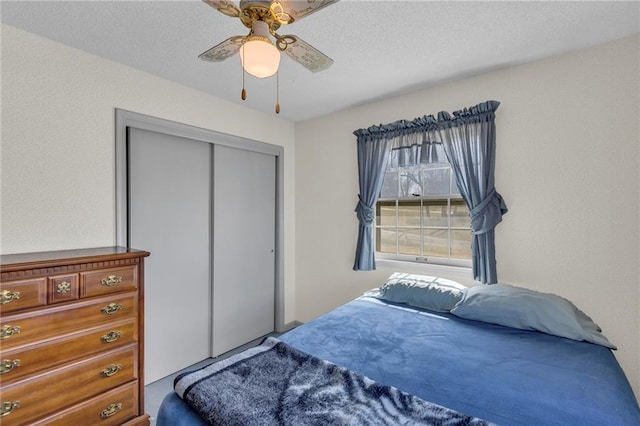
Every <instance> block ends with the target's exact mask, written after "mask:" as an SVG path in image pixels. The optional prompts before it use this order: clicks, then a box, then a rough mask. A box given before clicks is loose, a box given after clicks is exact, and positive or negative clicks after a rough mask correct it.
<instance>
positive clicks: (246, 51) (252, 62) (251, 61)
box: [240, 21, 280, 78]
mask: <svg viewBox="0 0 640 426" xmlns="http://www.w3.org/2000/svg"><path fill="white" fill-rule="evenodd" d="M268 34H269V27H268V25H267V24H266V23H265V22H262V21H256V22H255V23H254V24H253V29H252V31H251V34H250V35H248V36H247V38H246V40H245V42H244V44H243V45H242V47H241V48H240V61H241V63H242V68H243V69H244V70H245V71H246V72H248V73H249V74H251V75H252V76H254V77H258V78H266V77H271V76H272V75H274V74H275V73H276V72H278V67H279V66H280V51H279V50H278V48H277V47H275V46H274V45H273V43H271V40H270V39H269V35H268Z"/></svg>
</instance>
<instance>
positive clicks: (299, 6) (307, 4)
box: [279, 0, 338, 24]
mask: <svg viewBox="0 0 640 426" xmlns="http://www.w3.org/2000/svg"><path fill="white" fill-rule="evenodd" d="M279 1H280V3H281V4H282V6H283V8H284V10H285V11H286V13H287V14H288V15H289V16H290V17H291V18H293V19H292V20H291V21H290V22H283V23H289V24H290V23H291V22H294V21H297V20H300V19H302V18H304V17H305V16H307V15H311V14H312V13H314V12H317V11H319V10H320V9H322V8H324V7H327V6H329V5H331V4H333V3H336V2H337V1H338V0H279Z"/></svg>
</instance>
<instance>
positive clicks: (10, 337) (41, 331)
mask: <svg viewBox="0 0 640 426" xmlns="http://www.w3.org/2000/svg"><path fill="white" fill-rule="evenodd" d="M137 313H138V300H137V298H136V295H135V294H131V295H122V296H120V297H113V296H111V297H107V298H105V297H103V298H100V299H94V300H90V301H82V302H78V303H77V304H75V305H74V307H73V308H69V307H65V306H54V307H51V308H47V309H42V310H40V311H38V312H30V313H26V312H25V313H17V314H13V315H3V316H2V318H0V339H1V340H0V345H1V348H2V352H4V351H5V350H7V349H11V348H15V347H18V346H23V345H26V344H30V343H34V342H37V341H43V340H48V339H52V338H57V337H61V336H64V335H66V334H69V333H73V332H75V331H79V330H83V329H87V328H90V327H95V326H99V325H103V324H109V323H111V322H113V321H117V320H121V319H125V318H133V317H135V316H137Z"/></svg>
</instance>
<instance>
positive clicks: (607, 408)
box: [157, 274, 640, 426]
mask: <svg viewBox="0 0 640 426" xmlns="http://www.w3.org/2000/svg"><path fill="white" fill-rule="evenodd" d="M416 277H418V278H416ZM389 283H392V284H394V285H395V286H394V285H391V286H387V284H389ZM398 283H399V284H400V285H396V284H398ZM385 286H387V288H386V289H385ZM385 286H382V287H381V288H380V289H378V290H377V291H376V292H374V293H370V294H367V295H364V296H362V297H359V298H357V299H355V300H353V301H351V302H348V303H346V304H345V305H343V306H340V307H338V308H337V309H335V310H333V311H331V312H329V313H327V314H325V315H323V316H321V317H319V318H317V319H315V320H313V321H311V322H309V323H307V324H304V325H301V326H299V327H297V328H295V329H293V330H291V331H289V332H287V333H285V334H283V335H282V336H280V337H279V338H278V339H279V341H281V342H284V344H286V345H289V346H291V347H293V348H296V349H297V350H300V351H303V352H305V353H308V354H312V355H313V356H315V357H317V358H320V359H322V360H326V361H328V362H329V363H332V364H335V365H337V366H341V367H343V368H344V369H347V370H349V371H353V372H357V373H358V374H361V375H363V376H366V377H367V378H369V379H371V380H372V381H374V382H375V383H380V384H383V385H385V386H390V387H393V388H397V389H400V390H401V391H403V392H406V393H407V394H410V395H414V396H416V397H418V398H420V399H422V400H424V401H428V402H430V403H433V404H438V405H439V406H443V407H447V408H449V409H451V410H454V411H455V412H459V413H464V414H467V415H470V416H473V417H475V418H479V419H483V420H486V421H488V422H492V423H496V424H501V425H542V424H544V425H578V424H579V425H605V424H606V425H640V408H639V407H638V403H637V400H636V398H635V396H634V394H633V391H632V389H631V387H630V385H629V382H628V381H627V378H626V377H625V375H624V373H623V371H622V369H621V368H620V366H619V364H618V362H617V361H616V359H615V356H614V354H613V352H612V350H611V349H612V348H614V346H613V345H612V344H611V343H610V342H609V341H608V340H607V339H606V338H605V337H604V336H603V335H602V334H601V330H600V328H599V327H598V326H597V325H596V324H595V323H593V322H592V321H591V319H590V318H589V317H588V316H587V315H586V314H584V313H583V312H582V311H580V310H579V309H577V308H576V307H575V305H573V304H572V303H571V302H569V301H567V300H566V299H563V298H560V297H559V296H555V295H547V294H544V293H538V292H532V291H530V290H524V289H521V288H518V287H513V286H508V285H496V286H482V287H481V288H480V287H479V290H478V291H476V290H473V289H476V287H471V288H470V289H468V290H467V289H466V288H464V287H463V286H459V285H456V284H455V283H452V282H450V281H447V280H442V279H437V278H434V277H422V276H410V275H407V274H394V275H392V277H390V279H389V280H388V281H387V283H385ZM429 287H431V288H430V289H429ZM443 287H444V288H445V290H444V291H443V290H442V289H443ZM434 288H435V290H434ZM487 288H490V290H488V291H489V296H487V294H486V292H487V290H486V289H487ZM394 289H395V293H394ZM425 289H427V291H425ZM381 290H382V291H381ZM385 290H386V294H385ZM458 290H459V291H458ZM472 290H473V292H472ZM456 292H457V294H454V293H456ZM472 293H473V294H472ZM416 294H417V295H418V296H416ZM505 297H506V299H505ZM539 298H542V299H543V303H541V302H540V301H539V300H537V299H539ZM495 299H497V300H499V301H500V303H503V302H504V300H509V303H507V304H504V303H503V305H504V306H502V307H501V306H500V305H499V304H495V303H494V302H495ZM556 305H558V306H561V309H560V311H556V308H557V306H556ZM505 306H506V308H505ZM514 306H515V308H514ZM532 306H533V308H532ZM465 309H466V311H465ZM513 309H516V310H518V309H520V312H518V313H513V312H511V311H512V310H513ZM522 309H524V310H525V311H526V312H525V313H524V314H523V313H522V311H521V310H522ZM531 309H535V312H534V313H532V312H530V310H531ZM478 311H482V312H488V313H489V314H488V318H484V319H487V320H488V321H490V322H486V321H481V320H479V319H478V318H477V315H478ZM567 312H568V314H567ZM518 315H519V316H518ZM566 315H568V316H566ZM565 316H566V317H565ZM556 317H559V318H560V319H559V320H558V318H556ZM496 318H497V319H496ZM505 318H506V319H505ZM523 318H524V319H523ZM558 321H559V322H562V324H561V325H560V326H558V325H557V324H556V323H557V322H558ZM500 322H504V323H506V324H508V325H509V326H507V325H505V324H499V323H500ZM576 324H577V325H576ZM576 330H577V331H576ZM552 332H553V333H557V334H559V335H563V334H564V335H565V336H563V337H560V336H559V335H552V334H550V333H552ZM178 382H179V379H176V383H178ZM365 423H366V422H365ZM203 424H207V423H205V422H204V421H203V419H202V418H201V417H200V416H199V415H198V414H197V413H195V412H194V411H193V410H192V409H191V408H190V407H189V406H188V405H187V404H186V403H185V401H184V400H183V399H181V398H180V397H179V396H178V394H176V393H175V392H172V393H170V394H169V395H167V396H166V397H165V399H164V401H163V403H162V405H161V407H160V411H159V413H158V418H157V425H158V426H163V425H174V426H180V425H203ZM229 424H232V422H230V423H229Z"/></svg>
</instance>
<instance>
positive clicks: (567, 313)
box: [451, 284, 617, 349]
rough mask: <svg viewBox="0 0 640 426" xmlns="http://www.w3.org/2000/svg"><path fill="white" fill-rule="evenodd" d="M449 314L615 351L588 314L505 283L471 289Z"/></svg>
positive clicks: (554, 298)
mask: <svg viewBox="0 0 640 426" xmlns="http://www.w3.org/2000/svg"><path fill="white" fill-rule="evenodd" d="M451 313H452V314H454V315H456V316H458V317H460V318H466V319H471V320H476V321H484V322H489V323H492V324H499V325H504V326H507V327H511V328H518V329H521V330H535V331H540V332H543V333H547V334H552V335H554V336H560V337H565V338H567V339H572V340H579V341H582V340H584V341H587V342H591V343H595V344H597V345H601V346H604V347H607V348H611V349H617V348H616V346H615V345H613V344H612V343H611V342H609V340H607V338H606V337H605V336H604V335H603V334H602V333H600V332H601V331H602V330H601V329H600V327H598V325H597V324H596V323H594V322H593V320H592V319H591V318H589V316H588V315H586V314H585V313H584V312H582V311H581V310H579V309H578V308H577V307H576V306H575V305H574V304H573V303H571V302H570V301H569V300H567V299H565V298H563V297H560V296H558V295H555V294H551V293H540V292H538V291H534V290H529V289H526V288H522V287H515V286H512V285H509V284H492V285H483V286H476V287H471V288H469V289H468V290H467V292H466V294H465V297H464V299H463V300H462V301H461V302H460V303H458V305H456V306H455V307H454V308H453V309H452V310H451Z"/></svg>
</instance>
